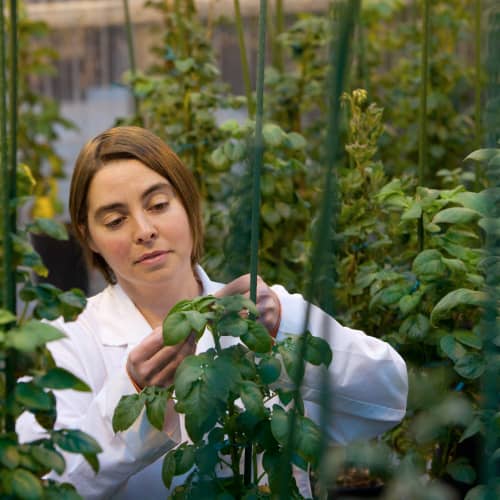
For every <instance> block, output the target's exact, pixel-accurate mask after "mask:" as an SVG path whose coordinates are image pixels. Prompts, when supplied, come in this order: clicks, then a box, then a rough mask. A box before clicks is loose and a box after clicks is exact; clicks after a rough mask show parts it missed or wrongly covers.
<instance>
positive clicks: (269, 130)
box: [262, 123, 286, 147]
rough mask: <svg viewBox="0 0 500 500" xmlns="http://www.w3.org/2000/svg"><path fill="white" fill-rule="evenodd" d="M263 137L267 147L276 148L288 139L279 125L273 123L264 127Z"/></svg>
mask: <svg viewBox="0 0 500 500" xmlns="http://www.w3.org/2000/svg"><path fill="white" fill-rule="evenodd" d="M262 135H263V137H264V142H265V144H266V145H267V146H271V147H276V146H280V145H281V143H282V142H283V140H284V139H285V137H286V134H285V133H284V132H283V130H281V128H280V127H278V125H274V124H273V123H266V124H264V126H263V127H262Z"/></svg>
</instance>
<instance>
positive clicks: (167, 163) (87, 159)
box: [69, 127, 203, 283]
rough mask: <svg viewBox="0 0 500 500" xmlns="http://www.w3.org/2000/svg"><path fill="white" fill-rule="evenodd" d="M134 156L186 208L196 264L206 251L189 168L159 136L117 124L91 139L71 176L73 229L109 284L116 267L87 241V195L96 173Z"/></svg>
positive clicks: (198, 200) (70, 208)
mask: <svg viewBox="0 0 500 500" xmlns="http://www.w3.org/2000/svg"><path fill="white" fill-rule="evenodd" d="M123 159H135V160H138V161H140V162H141V163H143V164H144V165H145V166H147V167H148V168H150V169H151V170H153V171H155V172H156V173H157V174H159V175H161V176H162V177H164V178H165V179H167V180H168V181H169V182H170V183H171V184H172V186H173V188H174V189H175V192H176V194H177V195H178V196H179V198H180V200H181V202H182V205H183V207H184V210H186V213H187V216H188V220H189V226H190V228H191V237H192V239H193V251H192V254H191V264H192V265H193V266H194V265H195V264H196V263H197V262H198V261H199V260H200V258H201V255H202V252H203V225H202V220H201V208H200V195H199V193H198V189H197V187H196V182H195V180H194V177H193V175H192V173H191V172H190V170H189V169H188V168H187V167H186V166H185V165H184V163H182V161H181V160H180V159H179V157H178V156H177V155H176V154H175V153H174V152H173V151H172V149H170V147H169V146H167V145H166V144H165V143H164V142H163V141H162V140H161V139H160V138H159V137H157V136H156V135H154V134H153V133H152V132H149V131H148V130H145V129H143V128H141V127H114V128H111V129H109V130H106V131H105V132H103V133H101V134H99V135H98V136H97V137H95V138H94V139H92V140H90V141H89V142H88V143H87V144H86V145H85V146H84V147H83V148H82V150H81V151H80V154H79V155H78V158H77V160H76V164H75V170H74V172H73V176H72V178H71V187H70V194H69V212H70V215H71V223H72V225H73V230H74V232H75V234H76V236H77V238H78V240H79V242H80V244H81V245H82V248H83V250H84V253H85V255H86V256H87V258H88V259H89V261H90V262H91V263H92V265H94V266H95V267H97V268H98V269H99V270H100V271H101V272H102V273H103V275H104V277H105V278H106V280H107V281H108V282H109V283H116V278H115V275H114V273H113V270H112V269H111V268H110V267H109V266H108V264H107V262H106V261H105V260H104V259H103V258H102V257H101V255H99V254H98V253H96V252H93V251H92V250H91V248H90V247H89V244H88V224H87V215H88V206H87V196H88V192H89V187H90V183H91V182H92V179H93V178H94V175H95V174H96V173H97V171H98V170H99V169H101V168H102V167H103V166H104V165H106V164H107V163H109V162H111V161H113V160H123Z"/></svg>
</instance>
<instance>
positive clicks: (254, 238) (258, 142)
mask: <svg viewBox="0 0 500 500" xmlns="http://www.w3.org/2000/svg"><path fill="white" fill-rule="evenodd" d="M259 9H260V10H259V46H258V51H257V85H256V95H257V103H256V104H257V109H256V117H255V146H254V158H253V169H252V226H251V237H250V299H251V300H252V301H253V302H256V301H257V264H258V259H259V217H260V172H261V168H262V161H263V157H264V138H263V134H262V128H263V119H264V63H265V59H266V20H267V0H260V7H259ZM251 463H252V450H251V448H249V447H247V448H246V449H245V474H244V481H245V484H250V481H251V475H252V467H251Z"/></svg>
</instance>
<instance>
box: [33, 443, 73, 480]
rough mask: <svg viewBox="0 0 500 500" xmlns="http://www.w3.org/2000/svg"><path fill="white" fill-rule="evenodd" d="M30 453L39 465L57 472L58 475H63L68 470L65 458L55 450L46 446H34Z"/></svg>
mask: <svg viewBox="0 0 500 500" xmlns="http://www.w3.org/2000/svg"><path fill="white" fill-rule="evenodd" d="M30 453H31V455H32V456H33V458H34V459H35V460H36V461H37V462H38V463H40V464H41V465H44V466H45V467H48V468H49V469H50V470H54V471H56V472H57V473H58V474H62V473H63V472H64V469H65V468H66V462H65V461H64V457H63V456H62V455H61V454H60V453H59V452H57V451H55V450H51V449H49V448H45V447H44V446H32V447H31V448H30Z"/></svg>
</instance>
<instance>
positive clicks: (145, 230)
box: [134, 216, 158, 243]
mask: <svg viewBox="0 0 500 500" xmlns="http://www.w3.org/2000/svg"><path fill="white" fill-rule="evenodd" d="M157 236H158V231H157V230H156V227H155V226H154V224H152V223H151V221H150V220H149V217H147V216H141V217H138V218H137V220H136V230H135V235H134V240H135V242H136V243H146V242H148V241H151V240H155V239H156V237H157Z"/></svg>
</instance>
